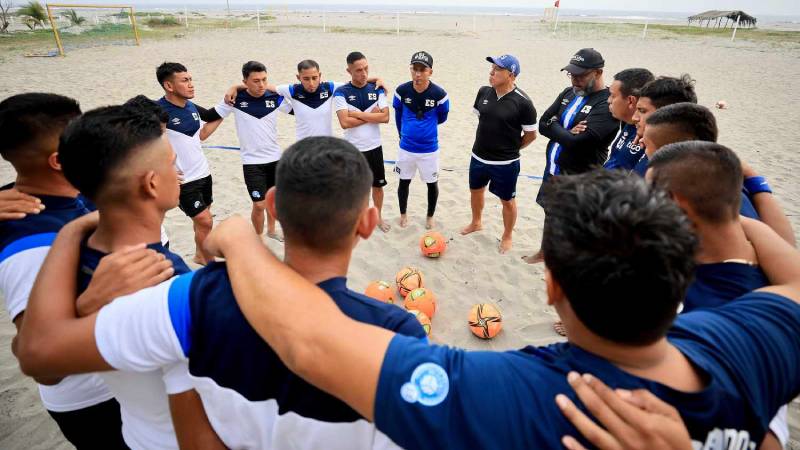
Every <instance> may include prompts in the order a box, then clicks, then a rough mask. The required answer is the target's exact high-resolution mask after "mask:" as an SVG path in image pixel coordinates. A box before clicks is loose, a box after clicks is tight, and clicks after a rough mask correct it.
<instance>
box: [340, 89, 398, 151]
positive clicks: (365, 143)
mask: <svg viewBox="0 0 800 450" xmlns="http://www.w3.org/2000/svg"><path fill="white" fill-rule="evenodd" d="M333 101H334V107H335V108H336V111H360V112H371V111H372V110H373V109H375V107H377V108H378V109H384V108H388V107H389V103H388V102H387V101H386V92H385V91H384V90H383V88H376V87H375V83H367V84H366V85H365V86H363V87H360V88H359V87H355V86H353V83H347V84H345V85H343V86H341V87H339V88H337V89H336V91H335V92H334V94H333ZM344 138H345V139H347V141H348V142H350V143H351V144H353V146H355V147H356V148H357V149H359V150H360V151H362V152H366V151H369V150H374V149H376V148H378V147H380V146H381V130H380V127H379V126H378V124H377V123H365V124H362V125H359V126H357V127H353V128H348V129H346V130H344Z"/></svg>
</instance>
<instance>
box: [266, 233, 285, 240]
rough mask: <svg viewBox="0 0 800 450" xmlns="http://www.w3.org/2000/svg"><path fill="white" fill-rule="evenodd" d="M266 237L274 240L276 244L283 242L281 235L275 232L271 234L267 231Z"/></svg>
mask: <svg viewBox="0 0 800 450" xmlns="http://www.w3.org/2000/svg"><path fill="white" fill-rule="evenodd" d="M267 237H268V238H270V239H275V240H276V241H278V242H283V235H282V234H280V233H278V232H277V231H273V232H269V231H267Z"/></svg>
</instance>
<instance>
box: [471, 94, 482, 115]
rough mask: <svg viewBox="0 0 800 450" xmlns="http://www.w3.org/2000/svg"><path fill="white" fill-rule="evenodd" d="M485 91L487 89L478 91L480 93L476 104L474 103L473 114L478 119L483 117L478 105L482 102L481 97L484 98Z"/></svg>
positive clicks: (476, 97) (477, 95)
mask: <svg viewBox="0 0 800 450" xmlns="http://www.w3.org/2000/svg"><path fill="white" fill-rule="evenodd" d="M484 90H485V87H481V88H480V89H478V93H477V94H475V102H473V103H472V112H473V113H475V115H476V116H478V117H480V116H481V112H480V111H479V110H478V104H479V102H480V101H481V97H483V93H484Z"/></svg>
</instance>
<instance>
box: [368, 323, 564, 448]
mask: <svg viewBox="0 0 800 450" xmlns="http://www.w3.org/2000/svg"><path fill="white" fill-rule="evenodd" d="M520 372H523V373H525V378H528V380H527V381H531V379H533V381H534V384H536V379H537V374H536V373H535V372H534V373H529V372H528V371H527V369H526V368H520V367H515V365H514V356H512V355H511V354H510V353H509V352H467V351H464V350H457V349H453V348H449V347H443V346H438V345H428V344H427V343H426V342H425V341H424V340H421V339H416V338H411V337H406V336H401V335H395V337H394V338H393V339H392V341H391V342H390V344H389V348H388V349H387V351H386V355H385V356H384V360H383V364H382V366H381V372H380V376H379V379H378V388H377V392H376V396H375V404H376V405H380V407H377V408H375V425H376V427H377V428H378V430H380V431H381V432H383V433H385V434H386V435H387V436H389V438H391V439H392V440H393V441H394V442H395V443H397V444H398V445H400V446H401V447H403V448H418V449H442V448H524V447H526V445H525V444H524V442H527V446H528V447H529V446H530V443H531V442H536V440H535V439H536V436H542V429H543V428H545V427H547V422H548V420H547V418H546V417H541V420H540V419H537V420H538V421H539V422H540V423H541V425H538V424H537V420H528V419H525V417H526V415H530V416H531V417H533V416H537V415H541V416H544V414H542V411H541V408H540V405H541V402H542V401H544V400H543V399H544V398H547V401H548V402H549V403H553V405H554V402H553V400H552V397H551V396H550V395H549V391H547V388H546V386H543V387H542V391H546V393H545V394H544V395H541V396H538V395H536V393H535V392H534V391H531V390H530V389H525V386H524V384H523V381H522V379H523V377H522V376H520ZM562 378H563V377H562ZM545 383H546V381H542V382H541V384H545ZM553 396H555V393H553ZM552 409H553V407H550V408H549V410H552Z"/></svg>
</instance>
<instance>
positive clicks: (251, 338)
mask: <svg viewBox="0 0 800 450" xmlns="http://www.w3.org/2000/svg"><path fill="white" fill-rule="evenodd" d="M225 270H226V268H225V266H224V265H221V264H212V265H209V266H207V267H205V268H203V269H201V270H199V271H196V272H191V273H187V274H184V275H181V276H179V277H176V278H173V279H171V280H168V281H166V282H164V283H161V284H159V285H157V286H154V287H151V288H148V289H144V290H141V291H139V292H138V293H136V294H133V295H130V296H126V297H122V298H119V299H117V300H115V301H114V302H113V303H111V304H109V305H107V306H106V307H104V308H103V309H102V310H101V313H100V315H99V316H98V318H97V322H96V325H95V330H96V331H95V334H96V336H97V337H98V346H99V347H100V348H101V353H102V355H103V357H104V358H105V359H106V361H108V363H109V364H111V365H112V366H113V367H114V368H116V369H118V370H124V371H135V372H147V371H154V370H158V369H159V368H160V367H163V366H165V365H170V364H174V363H176V362H185V361H187V358H189V357H190V356H191V360H192V365H191V370H190V374H189V376H190V379H191V381H192V383H193V387H194V389H195V390H196V391H197V392H198V394H199V395H200V397H201V399H202V402H203V406H204V409H205V411H206V415H207V416H208V419H209V422H210V423H211V425H212V427H213V428H214V431H215V432H216V433H217V435H218V436H219V437H220V439H221V440H222V441H223V442H224V444H225V445H226V446H227V447H229V448H236V449H262V448H270V449H295V450H306V449H307V450H313V449H320V448H324V449H326V450H370V449H397V448H398V447H397V446H396V445H395V444H394V443H393V442H392V441H391V440H389V439H388V438H387V437H386V436H385V435H384V434H383V433H381V432H379V431H378V430H377V429H376V428H375V427H374V425H373V424H371V423H369V422H368V421H366V420H365V419H363V418H360V417H359V416H358V415H357V414H355V413H354V412H352V410H350V409H349V407H346V406H344V405H342V406H339V407H338V408H333V407H331V403H332V402H333V403H336V404H339V403H340V402H339V401H338V400H336V399H333V398H330V396H327V395H326V394H323V393H321V392H320V391H319V390H317V389H316V388H313V387H311V386H310V385H307V384H306V383H305V382H302V381H300V379H299V377H297V376H295V375H293V374H291V372H288V369H286V368H285V366H283V365H282V364H281V363H280V360H279V359H278V357H277V355H275V353H274V352H272V351H271V350H270V349H269V347H268V346H267V344H266V343H265V342H264V341H263V340H262V339H261V338H260V337H259V336H258V334H256V332H255V330H253V329H252V328H251V327H249V326H248V325H247V322H246V320H245V318H244V316H243V315H242V313H241V311H240V310H239V309H238V306H237V305H236V301H235V299H234V298H233V292H232V288H231V285H230V282H229V280H228V278H227V275H226V271H225ZM321 287H323V289H325V287H324V286H322V285H321ZM382 306H383V305H378V307H382ZM392 311H394V310H392ZM398 315H400V314H399V313H398ZM405 316H407V314H402V317H405ZM414 325H418V324H414ZM422 333H424V332H422ZM101 343H102V346H100V344H101ZM234 343H235V344H234ZM232 345H233V346H236V348H234V347H232ZM245 368H246V369H245ZM286 379H288V380H290V381H289V382H288V383H287V381H286ZM285 390H288V391H289V392H291V394H287V397H288V398H281V397H280V393H281V392H284V391H285ZM321 397H328V400H326V401H325V400H319V401H312V400H309V399H320V398H321ZM279 401H280V403H279ZM343 409H346V410H347V411H348V412H349V416H348V418H347V419H346V420H339V417H340V416H339V415H340V414H341V411H342V410H343ZM351 416H352V417H351ZM316 417H325V419H324V420H323V419H321V418H316Z"/></svg>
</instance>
